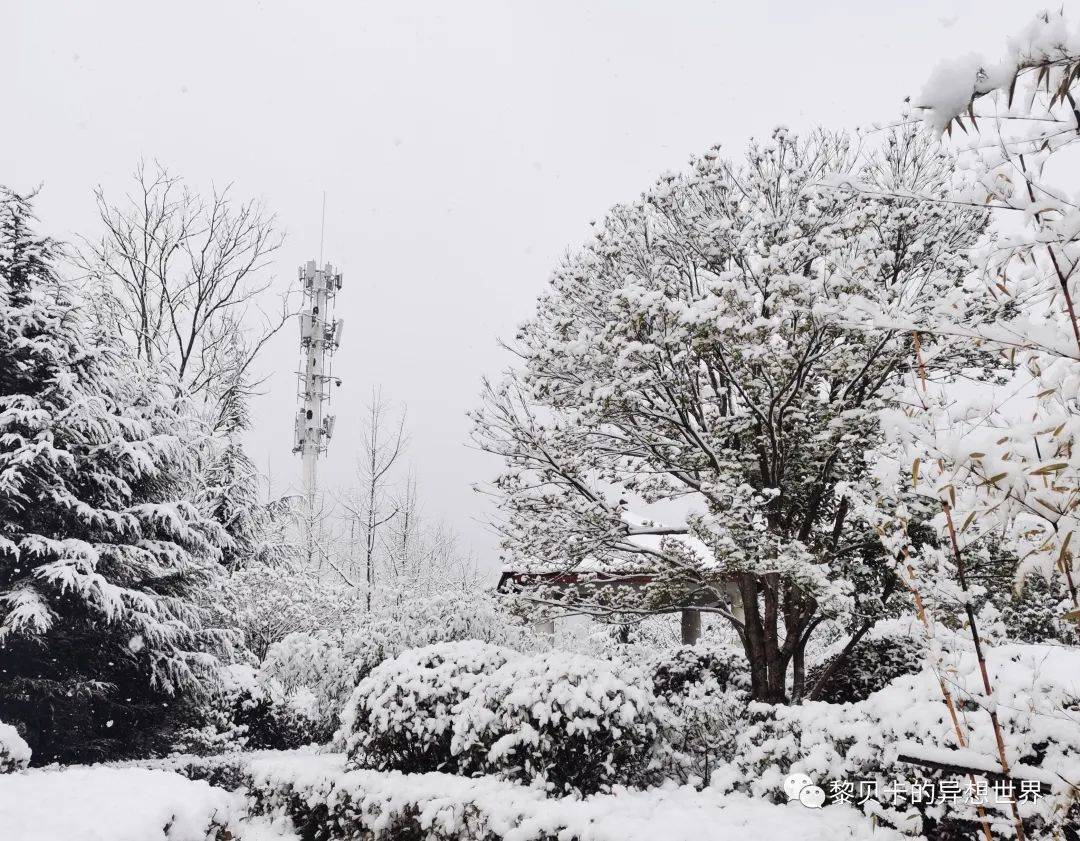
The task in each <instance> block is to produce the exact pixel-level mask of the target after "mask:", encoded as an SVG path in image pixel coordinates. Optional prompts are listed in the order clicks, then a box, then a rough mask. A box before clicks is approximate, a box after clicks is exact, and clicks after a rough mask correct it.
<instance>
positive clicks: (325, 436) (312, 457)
mask: <svg viewBox="0 0 1080 841" xmlns="http://www.w3.org/2000/svg"><path fill="white" fill-rule="evenodd" d="M300 287H301V289H302V290H303V295H304V305H303V307H302V308H301V311H300V355H301V370H300V371H299V372H298V373H299V376H298V390H297V396H298V398H299V403H300V408H299V410H298V411H297V414H296V422H295V430H294V432H295V437H294V444H293V452H294V453H299V454H300V457H301V461H302V465H303V472H302V481H303V489H304V499H305V503H306V505H307V511H306V512H305V514H306V518H305V520H306V522H305V532H306V533H305V535H304V542H305V544H306V548H307V557H308V561H309V562H310V561H311V559H312V555H313V554H314V541H315V533H314V529H315V505H316V495H317V492H318V484H319V455H320V454H321V453H324V452H326V448H327V446H328V445H329V442H330V438H331V437H332V436H333V434H334V416H333V415H331V414H328V413H327V412H326V411H325V409H326V408H328V404H329V400H330V387H331V384H332V383H331V380H334V384H337V385H340V384H341V381H340V380H335V379H334V378H333V377H332V376H331V374H330V359H331V357H332V356H333V353H334V351H335V350H337V348H338V346H339V345H340V343H341V332H342V328H343V327H344V324H343V322H342V320H341V319H337V320H335V319H334V318H333V317H332V315H331V306H332V304H333V301H334V298H335V297H336V296H337V293H338V291H339V290H340V289H341V272H340V271H337V270H336V269H335V268H334V267H333V266H332V265H331V264H330V263H326V264H325V265H324V266H323V267H322V268H318V267H316V265H315V261H314V260H309V261H308V262H307V263H305V264H304V265H302V266H301V267H300ZM320 565H321V564H320Z"/></svg>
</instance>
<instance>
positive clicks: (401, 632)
mask: <svg viewBox="0 0 1080 841" xmlns="http://www.w3.org/2000/svg"><path fill="white" fill-rule="evenodd" d="M365 627H369V628H372V629H373V630H375V631H378V632H379V633H381V634H383V635H384V636H385V638H386V648H387V651H388V655H387V656H396V655H398V654H400V653H401V652H403V651H407V650H409V649H410V648H420V647H422V646H425V645H432V644H434V643H438V642H457V641H459V640H479V641H480V642H486V643H489V644H491V645H500V646H503V647H505V648H512V649H514V650H515V651H524V650H528V649H529V648H535V647H536V635H535V634H534V633H532V631H531V630H530V629H529V628H527V627H525V626H524V625H523V624H522V623H521V622H520V621H518V620H515V619H514V618H513V617H511V616H510V615H509V614H508V613H507V612H506V610H504V609H503V607H502V605H501V604H500V603H499V601H498V599H496V598H495V597H493V596H491V595H490V594H488V593H483V592H470V593H450V594H446V595H439V596H421V597H417V598H412V599H402V600H400V601H395V602H393V603H391V604H387V605H384V606H382V607H380V608H379V609H378V610H377V611H375V612H374V613H373V614H372V615H371V617H370V619H369V621H367V622H366V623H365Z"/></svg>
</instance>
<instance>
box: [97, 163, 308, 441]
mask: <svg viewBox="0 0 1080 841" xmlns="http://www.w3.org/2000/svg"><path fill="white" fill-rule="evenodd" d="M134 180H135V188H134V190H133V191H132V192H131V193H129V194H128V195H127V196H126V199H125V200H124V201H123V202H119V203H116V202H113V201H112V200H110V198H108V197H107V196H106V194H105V191H104V189H103V188H101V187H98V188H97V190H95V196H96V199H97V210H98V216H99V218H100V221H101V224H102V226H103V229H104V233H103V234H102V236H101V238H100V239H99V240H96V241H92V240H90V239H86V240H84V241H83V246H82V248H81V249H80V250H79V253H78V256H77V259H78V262H79V264H80V266H81V268H82V269H83V270H85V272H86V274H87V276H88V278H89V280H90V283H91V288H92V291H93V293H94V294H93V295H91V296H90V298H91V304H92V306H93V307H94V309H95V311H96V314H97V316H98V318H99V319H100V320H101V321H102V322H103V323H105V324H107V325H108V326H109V327H110V328H111V329H112V331H113V332H114V333H115V334H117V335H119V336H122V337H123V338H124V339H125V340H126V341H127V342H128V343H130V345H131V346H132V347H133V348H134V349H135V351H136V353H137V354H138V356H139V357H140V358H141V359H145V360H146V361H147V362H148V363H151V364H155V365H167V366H169V367H170V368H172V369H173V370H174V372H175V375H176V377H177V379H178V380H179V382H180V383H181V384H182V385H183V386H184V388H185V389H186V390H187V391H188V392H189V393H191V394H194V395H198V396H201V397H203V398H204V399H205V400H206V401H207V403H208V404H210V406H211V407H212V408H214V407H216V404H217V402H218V401H219V400H220V399H221V398H222V397H223V395H225V394H226V393H229V392H230V391H231V392H234V393H235V391H236V390H237V389H239V390H242V391H248V390H250V388H252V387H253V384H252V381H251V376H250V375H251V366H252V363H253V361H254V360H255V357H256V356H257V355H258V353H259V351H260V350H261V349H262V348H263V346H264V345H265V344H266V343H267V341H269V339H270V338H271V337H272V336H273V335H274V334H275V333H276V332H277V331H278V330H280V329H281V327H282V326H283V325H284V324H285V322H286V321H287V320H288V318H289V316H290V314H291V313H290V311H289V307H288V296H283V297H282V298H281V300H280V306H275V308H274V309H273V310H272V311H269V310H265V309H263V306H262V302H263V300H264V299H265V298H266V297H267V293H268V292H269V291H270V289H271V286H272V285H273V277H272V276H271V275H269V274H268V273H267V269H268V266H269V263H270V259H271V258H272V256H273V255H274V253H275V252H276V251H277V250H278V248H280V246H281V243H282V239H283V236H282V234H281V232H280V231H279V230H278V228H277V223H276V219H275V217H274V215H273V214H271V213H268V212H267V211H266V210H265V209H264V207H263V206H262V204H261V203H260V202H259V201H257V200H255V199H250V200H247V201H243V202H237V201H235V200H234V199H233V198H232V195H231V188H230V187H229V186H226V187H225V188H224V189H222V190H218V189H216V188H215V189H214V190H213V191H212V192H211V194H210V196H209V197H207V198H204V197H202V196H200V195H199V194H197V193H195V192H193V191H192V190H191V189H190V188H189V187H188V186H187V185H186V184H185V183H184V181H183V180H182V179H181V178H179V177H177V176H175V175H173V174H171V173H170V172H169V171H168V170H167V169H166V168H165V167H163V166H161V165H160V164H155V165H154V166H153V167H152V168H148V167H147V165H146V164H145V162H140V163H139V165H138V167H137V168H136V170H135V174H134ZM216 423H217V420H216V419H215V425H216Z"/></svg>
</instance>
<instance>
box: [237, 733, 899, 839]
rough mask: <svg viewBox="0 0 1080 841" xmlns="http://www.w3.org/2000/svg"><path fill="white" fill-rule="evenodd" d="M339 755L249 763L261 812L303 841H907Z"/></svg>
mask: <svg viewBox="0 0 1080 841" xmlns="http://www.w3.org/2000/svg"><path fill="white" fill-rule="evenodd" d="M343 765H344V763H343V757H342V756H341V755H340V754H337V755H335V754H330V755H322V756H296V755H293V756H288V755H286V756H265V757H258V758H256V759H254V760H253V761H251V762H250V763H249V766H248V767H249V773H248V776H249V778H250V779H249V782H248V789H249V791H250V792H251V796H252V799H253V801H254V803H255V804H256V808H257V810H258V811H259V812H261V813H263V814H266V815H277V814H281V813H285V814H288V815H290V816H291V817H292V819H293V822H294V823H295V825H296V826H297V827H302V828H303V830H304V832H305V833H306V834H305V836H304V837H305V838H307V837H310V838H318V839H324V838H325V839H331V838H365V839H366V838H376V839H398V838H400V839H410V841H477V839H484V841H568V840H569V839H588V841H731V839H736V838H761V839H769V841H772V839H792V841H836V840H838V839H844V841H902V839H903V838H904V837H905V836H903V835H902V834H900V833H899V832H896V831H895V830H891V829H886V828H884V827H874V825H873V823H872V822H871V820H870V819H869V818H866V817H864V816H863V815H861V814H859V813H858V812H857V811H856V810H854V809H852V808H850V807H845V806H834V807H830V808H828V809H807V808H805V807H804V806H801V805H800V804H798V803H795V804H792V805H785V806H778V805H775V804H773V803H769V802H767V801H765V800H762V799H758V798H750V797H746V796H745V795H741V794H723V793H721V792H720V791H718V790H716V789H706V790H704V791H698V790H696V789H695V788H693V787H692V786H680V787H675V786H667V787H663V788H653V789H649V790H644V791H635V790H627V789H619V790H618V791H615V792H612V793H611V794H598V795H593V796H591V797H586V798H579V797H562V798H558V799H554V798H550V797H547V796H545V793H544V792H543V791H541V790H539V789H536V788H529V787H526V786H521V785H516V784H514V783H510V782H506V781H503V780H499V779H496V778H493V777H481V778H478V779H469V778H467V777H461V776H457V775H454V774H439V773H430V774H402V773H400V772H389V773H386V772H381V771H370V770H352V771H345V770H344V768H343Z"/></svg>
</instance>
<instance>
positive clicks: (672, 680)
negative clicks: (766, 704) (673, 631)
mask: <svg viewBox="0 0 1080 841" xmlns="http://www.w3.org/2000/svg"><path fill="white" fill-rule="evenodd" d="M650 668H651V678H652V685H653V692H654V693H655V694H656V696H657V698H659V699H660V700H661V701H663V703H664V705H665V707H666V709H667V712H668V713H669V714H668V715H665V716H664V719H663V735H664V741H665V742H666V743H667V745H669V746H670V748H671V751H672V753H671V757H670V758H671V766H672V771H673V772H674V773H675V774H676V775H677V776H678V777H679V778H680V779H681V780H682V781H684V782H685V781H688V780H689V779H691V778H694V777H696V778H699V779H701V780H702V781H703V782H705V783H708V782H709V777H710V774H711V772H712V769H713V767H714V766H715V765H717V764H719V763H720V762H722V761H726V760H728V759H730V758H731V753H732V751H733V750H734V746H735V738H736V736H737V734H738V732H739V730H740V729H741V727H742V726H743V723H744V722H745V720H746V715H747V711H746V707H747V704H749V702H750V675H749V667H748V665H747V662H746V657H745V655H744V654H743V653H742V651H740V650H738V649H736V648H734V647H731V646H719V645H709V644H707V643H698V644H697V645H693V646H682V647H680V648H676V649H674V650H672V651H665V652H663V653H660V654H658V655H656V656H655V657H654V659H653V662H652V664H651V667H650Z"/></svg>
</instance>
